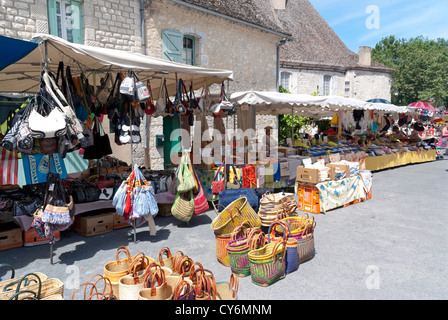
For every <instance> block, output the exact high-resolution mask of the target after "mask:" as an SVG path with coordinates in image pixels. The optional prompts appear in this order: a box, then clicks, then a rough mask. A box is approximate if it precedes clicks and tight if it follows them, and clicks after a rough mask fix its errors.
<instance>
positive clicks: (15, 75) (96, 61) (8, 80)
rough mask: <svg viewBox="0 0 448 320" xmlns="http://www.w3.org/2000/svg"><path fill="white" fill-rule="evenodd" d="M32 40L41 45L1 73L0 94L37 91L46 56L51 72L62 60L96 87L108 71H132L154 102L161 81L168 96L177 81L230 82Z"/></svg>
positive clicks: (220, 75)
mask: <svg viewBox="0 0 448 320" xmlns="http://www.w3.org/2000/svg"><path fill="white" fill-rule="evenodd" d="M32 41H33V42H38V43H40V44H39V46H38V47H37V48H36V49H35V50H33V51H32V52H31V53H29V54H28V55H27V56H25V57H24V58H22V59H21V60H19V61H17V62H15V63H13V64H11V65H9V66H8V67H6V68H4V69H3V70H1V71H0V92H36V91H37V90H38V89H39V85H40V74H41V71H42V69H43V66H44V62H45V54H46V53H47V55H48V59H49V61H48V66H49V69H50V70H52V71H53V72H56V71H57V68H58V64H59V62H60V61H62V62H64V65H65V66H70V67H71V69H72V75H73V76H77V75H79V74H80V73H81V71H82V72H84V74H85V75H86V76H87V77H88V78H89V82H90V83H91V84H93V83H94V81H96V82H95V83H96V84H97V85H99V79H100V77H101V76H104V74H106V73H107V72H108V71H110V72H111V73H112V76H114V74H116V73H117V72H123V73H124V74H125V75H126V72H127V70H133V71H135V72H136V73H137V75H138V76H139V78H140V79H141V80H142V81H145V82H146V80H147V79H150V80H151V87H152V92H153V96H154V99H157V98H158V91H159V87H160V85H161V79H162V78H165V79H166V83H167V88H168V91H169V93H170V95H174V94H175V92H176V87H177V81H176V80H178V79H182V80H184V82H185V84H186V86H187V88H189V86H190V83H193V89H199V88H201V87H203V86H204V85H211V84H213V83H220V82H222V81H224V80H233V72H232V71H228V70H220V69H207V68H201V67H196V66H191V65H186V64H182V63H176V62H171V61H167V60H163V59H158V58H153V57H149V56H145V55H142V54H138V53H131V52H127V51H120V50H114V49H106V48H99V47H93V46H87V45H82V44H75V43H71V42H68V41H66V40H64V39H61V38H59V37H56V36H52V35H49V34H36V35H35V36H34V37H33V39H32ZM0 54H2V55H3V54H8V48H0Z"/></svg>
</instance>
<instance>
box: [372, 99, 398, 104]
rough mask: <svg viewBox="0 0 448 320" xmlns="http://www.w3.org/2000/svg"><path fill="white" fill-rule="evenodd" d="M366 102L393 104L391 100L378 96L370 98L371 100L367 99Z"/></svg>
mask: <svg viewBox="0 0 448 320" xmlns="http://www.w3.org/2000/svg"><path fill="white" fill-rule="evenodd" d="M366 102H371V103H385V104H392V103H391V102H390V101H388V100H386V99H378V98H376V99H370V100H367V101H366Z"/></svg>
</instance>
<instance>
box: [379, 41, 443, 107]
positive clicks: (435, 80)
mask: <svg viewBox="0 0 448 320" xmlns="http://www.w3.org/2000/svg"><path fill="white" fill-rule="evenodd" d="M372 59H373V60H375V61H377V62H379V63H382V64H384V65H386V66H387V67H390V68H392V69H394V70H395V71H396V72H394V73H393V75H392V85H391V90H392V92H391V93H392V103H394V104H396V105H408V104H410V103H412V102H416V101H431V102H432V103H433V104H434V105H436V106H442V105H445V106H448V41H447V40H445V39H437V40H429V39H428V38H425V37H422V36H420V37H417V38H411V39H409V40H405V39H397V38H395V37H394V36H389V37H386V38H384V39H382V40H381V41H380V42H379V43H378V44H377V45H376V46H375V48H374V49H373V50H372Z"/></svg>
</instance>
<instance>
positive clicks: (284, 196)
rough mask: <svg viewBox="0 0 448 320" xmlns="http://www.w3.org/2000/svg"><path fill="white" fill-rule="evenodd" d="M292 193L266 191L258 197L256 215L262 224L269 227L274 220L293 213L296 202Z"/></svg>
mask: <svg viewBox="0 0 448 320" xmlns="http://www.w3.org/2000/svg"><path fill="white" fill-rule="evenodd" d="M293 196H294V194H292V193H283V192H280V193H275V194H272V193H271V192H269V191H268V192H266V193H265V194H264V195H263V196H262V197H261V199H260V207H259V210H258V215H259V216H260V219H261V222H262V225H263V226H265V227H269V226H270V225H271V223H272V222H274V220H277V219H283V218H286V217H289V216H290V215H293V214H294V213H295V211H296V209H297V202H296V201H295V200H294V198H293Z"/></svg>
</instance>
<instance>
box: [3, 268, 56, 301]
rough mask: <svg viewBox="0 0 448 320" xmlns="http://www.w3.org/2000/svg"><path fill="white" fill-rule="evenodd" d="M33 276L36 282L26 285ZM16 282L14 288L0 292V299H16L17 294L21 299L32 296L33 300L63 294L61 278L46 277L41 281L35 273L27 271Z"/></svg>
mask: <svg viewBox="0 0 448 320" xmlns="http://www.w3.org/2000/svg"><path fill="white" fill-rule="evenodd" d="M33 278H34V280H35V281H36V283H33V284H29V285H26V284H27V283H30V281H31V279H33ZM16 283H17V286H16V287H15V289H14V290H8V291H4V292H1V293H0V300H11V299H13V300H18V298H19V296H21V297H22V299H27V297H34V298H35V300H36V299H37V300H42V299H44V298H47V297H50V296H52V295H60V296H62V297H63V296H64V284H63V283H62V282H61V280H59V279H56V278H48V279H46V280H44V281H41V279H40V278H39V276H38V275H37V274H35V273H28V274H26V275H24V276H23V277H21V278H20V279H19V280H18V281H17V282H16ZM5 289H6V290H7V288H6V287H5V288H4V290H5ZM19 293H20V294H19Z"/></svg>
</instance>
